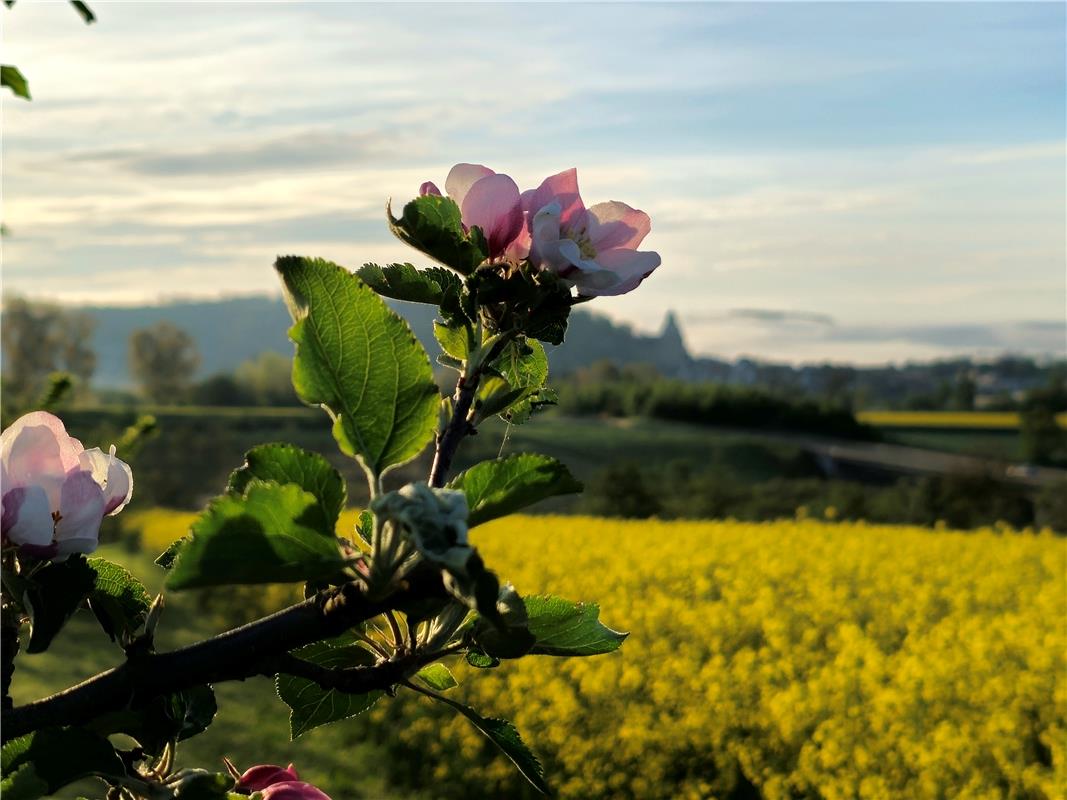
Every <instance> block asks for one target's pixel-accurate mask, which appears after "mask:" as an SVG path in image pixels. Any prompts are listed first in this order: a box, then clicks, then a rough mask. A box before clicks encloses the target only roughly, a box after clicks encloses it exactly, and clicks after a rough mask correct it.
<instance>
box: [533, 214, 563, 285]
mask: <svg viewBox="0 0 1067 800" xmlns="http://www.w3.org/2000/svg"><path fill="white" fill-rule="evenodd" d="M559 215H560V205H559V203H557V202H555V201H552V202H550V203H549V204H548V205H546V206H545V207H544V208H542V209H540V210H539V211H537V213H535V214H534V215H533V219H532V220H531V221H530V233H531V235H530V260H531V261H532V262H533V263H534V265H535V266H538V267H540V268H541V269H547V270H551V271H552V272H555V273H556V274H559V273H560V272H561V271H562V270H566V269H569V268H570V266H571V262H570V260H569V259H568V258H567V257H566V256H565V255H563V254H562V253H561V252H560V238H559Z"/></svg>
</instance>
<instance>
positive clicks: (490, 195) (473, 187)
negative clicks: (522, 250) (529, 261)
mask: <svg viewBox="0 0 1067 800" xmlns="http://www.w3.org/2000/svg"><path fill="white" fill-rule="evenodd" d="M445 191H446V192H448V196H449V197H451V198H452V199H453V200H454V201H455V203H456V205H457V206H459V212H460V220H461V221H462V222H463V227H464V228H465V229H466V230H470V229H471V228H473V227H474V226H478V227H479V228H481V229H482V233H483V234H485V239H486V241H487V242H488V244H489V258H491V259H495V258H498V257H499V256H501V255H503V253H504V251H505V250H507V249H508V247H509V246H510V245H511V244H512V242H513V241H514V240H515V237H517V236H519V235H520V234H521V232H522V228H523V213H522V204H521V202H520V199H519V187H518V186H517V185H516V184H515V181H513V180H512V179H511V178H510V177H508V176H507V175H502V174H499V173H496V172H493V170H491V169H489V168H488V167H483V166H482V165H481V164H456V166H454V167H452V169H451V170H450V171H449V173H448V177H447V178H446V179H445ZM419 194H420V195H440V194H441V190H440V189H438V188H437V186H436V185H435V184H434V183H433V182H432V181H426V182H425V183H423V184H422V186H421V187H419ZM523 257H525V255H524V256H523Z"/></svg>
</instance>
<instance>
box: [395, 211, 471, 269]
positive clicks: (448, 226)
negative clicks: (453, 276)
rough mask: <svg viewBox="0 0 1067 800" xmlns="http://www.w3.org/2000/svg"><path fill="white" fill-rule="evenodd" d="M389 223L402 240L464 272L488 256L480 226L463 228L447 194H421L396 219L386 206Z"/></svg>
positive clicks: (457, 212) (458, 214)
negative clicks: (467, 229)
mask: <svg viewBox="0 0 1067 800" xmlns="http://www.w3.org/2000/svg"><path fill="white" fill-rule="evenodd" d="M386 216H387V217H388V219H389V227H390V229H391V230H392V231H393V234H394V235H395V236H396V237H397V238H398V239H400V241H402V242H404V243H405V244H409V245H411V246H412V247H414V248H415V249H416V250H420V251H422V252H423V253H425V254H426V255H428V256H429V257H430V258H433V259H435V260H436V261H439V262H441V263H442V264H444V265H445V266H446V267H451V268H452V269H454V270H455V271H456V272H459V273H460V274H462V275H467V274H469V273H470V272H472V271H473V270H474V268H475V267H477V266H478V265H479V264H481V263H482V262H483V261H485V260H486V259H487V258H488V257H489V246H488V244H487V242H486V241H485V236H484V235H482V231H481V230H480V229H479V228H471V230H470V231H469V232H464V230H463V223H462V222H461V221H460V212H459V206H457V205H456V203H455V201H454V200H452V198H450V197H441V196H438V195H424V196H422V197H416V198H415V199H414V200H412V201H411V202H410V203H408V204H407V205H405V206H404V211H403V213H402V214H401V215H400V218H399V219H397V218H396V217H394V216H393V212H392V208H387V209H386Z"/></svg>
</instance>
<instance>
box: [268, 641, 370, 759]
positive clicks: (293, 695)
mask: <svg viewBox="0 0 1067 800" xmlns="http://www.w3.org/2000/svg"><path fill="white" fill-rule="evenodd" d="M293 655H295V656H296V657H297V658H300V659H303V660H304V661H310V662H311V663H313V664H319V665H321V666H324V667H356V666H370V665H372V664H374V663H375V660H376V659H375V657H374V655H372V654H371V653H370V652H369V651H368V650H366V649H364V648H363V647H360V646H358V645H346V646H343V647H333V646H331V645H330V644H328V643H327V642H317V643H316V644H311V645H308V646H307V647H303V648H301V649H300V650H296V651H294V653H293ZM275 685H276V687H277V691H278V697H280V698H281V699H282V701H283V702H284V703H285V704H286V705H287V706H289V708H290V709H291V710H292V713H291V714H290V716H289V727H290V730H291V732H292V738H294V739H295V738H296V737H298V736H300V735H301V734H304V733H307V732H308V731H310V730H311V729H312V728H317V727H319V726H320V725H326V724H327V723H330V722H337V721H338V720H342V719H348V718H349V717H354V716H355V715H356V714H361V713H363V712H364V711H366V710H367V709H368V708H370V707H371V706H372V705H374V704H375V703H376V702H377V701H378V699H379V698H380V697H382V695H383V694H384V692H380V691H374V692H367V693H365V694H350V693H346V692H339V691H336V690H334V689H323V688H322V687H321V686H319V685H318V684H317V683H315V682H314V681H310V680H307V679H306V678H298V677H295V676H293V675H279V676H278V678H277V681H276V684H275Z"/></svg>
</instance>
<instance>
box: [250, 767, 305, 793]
mask: <svg viewBox="0 0 1067 800" xmlns="http://www.w3.org/2000/svg"><path fill="white" fill-rule="evenodd" d="M299 777H300V776H299V775H297V774H296V770H295V769H294V768H293V765H292V764H290V765H289V766H288V767H285V768H284V769H283V768H282V767H279V766H278V765H277V764H259V765H258V766H255V767H249V768H248V769H246V770H245V771H244V773H243V774H242V775H241V777H240V778H238V779H237V788H238V789H247V790H248V791H250V792H259V791H262V790H263V789H266V788H267V787H268V786H271V785H272V784H275V783H284V782H292V781H295V780H297V779H299Z"/></svg>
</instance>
